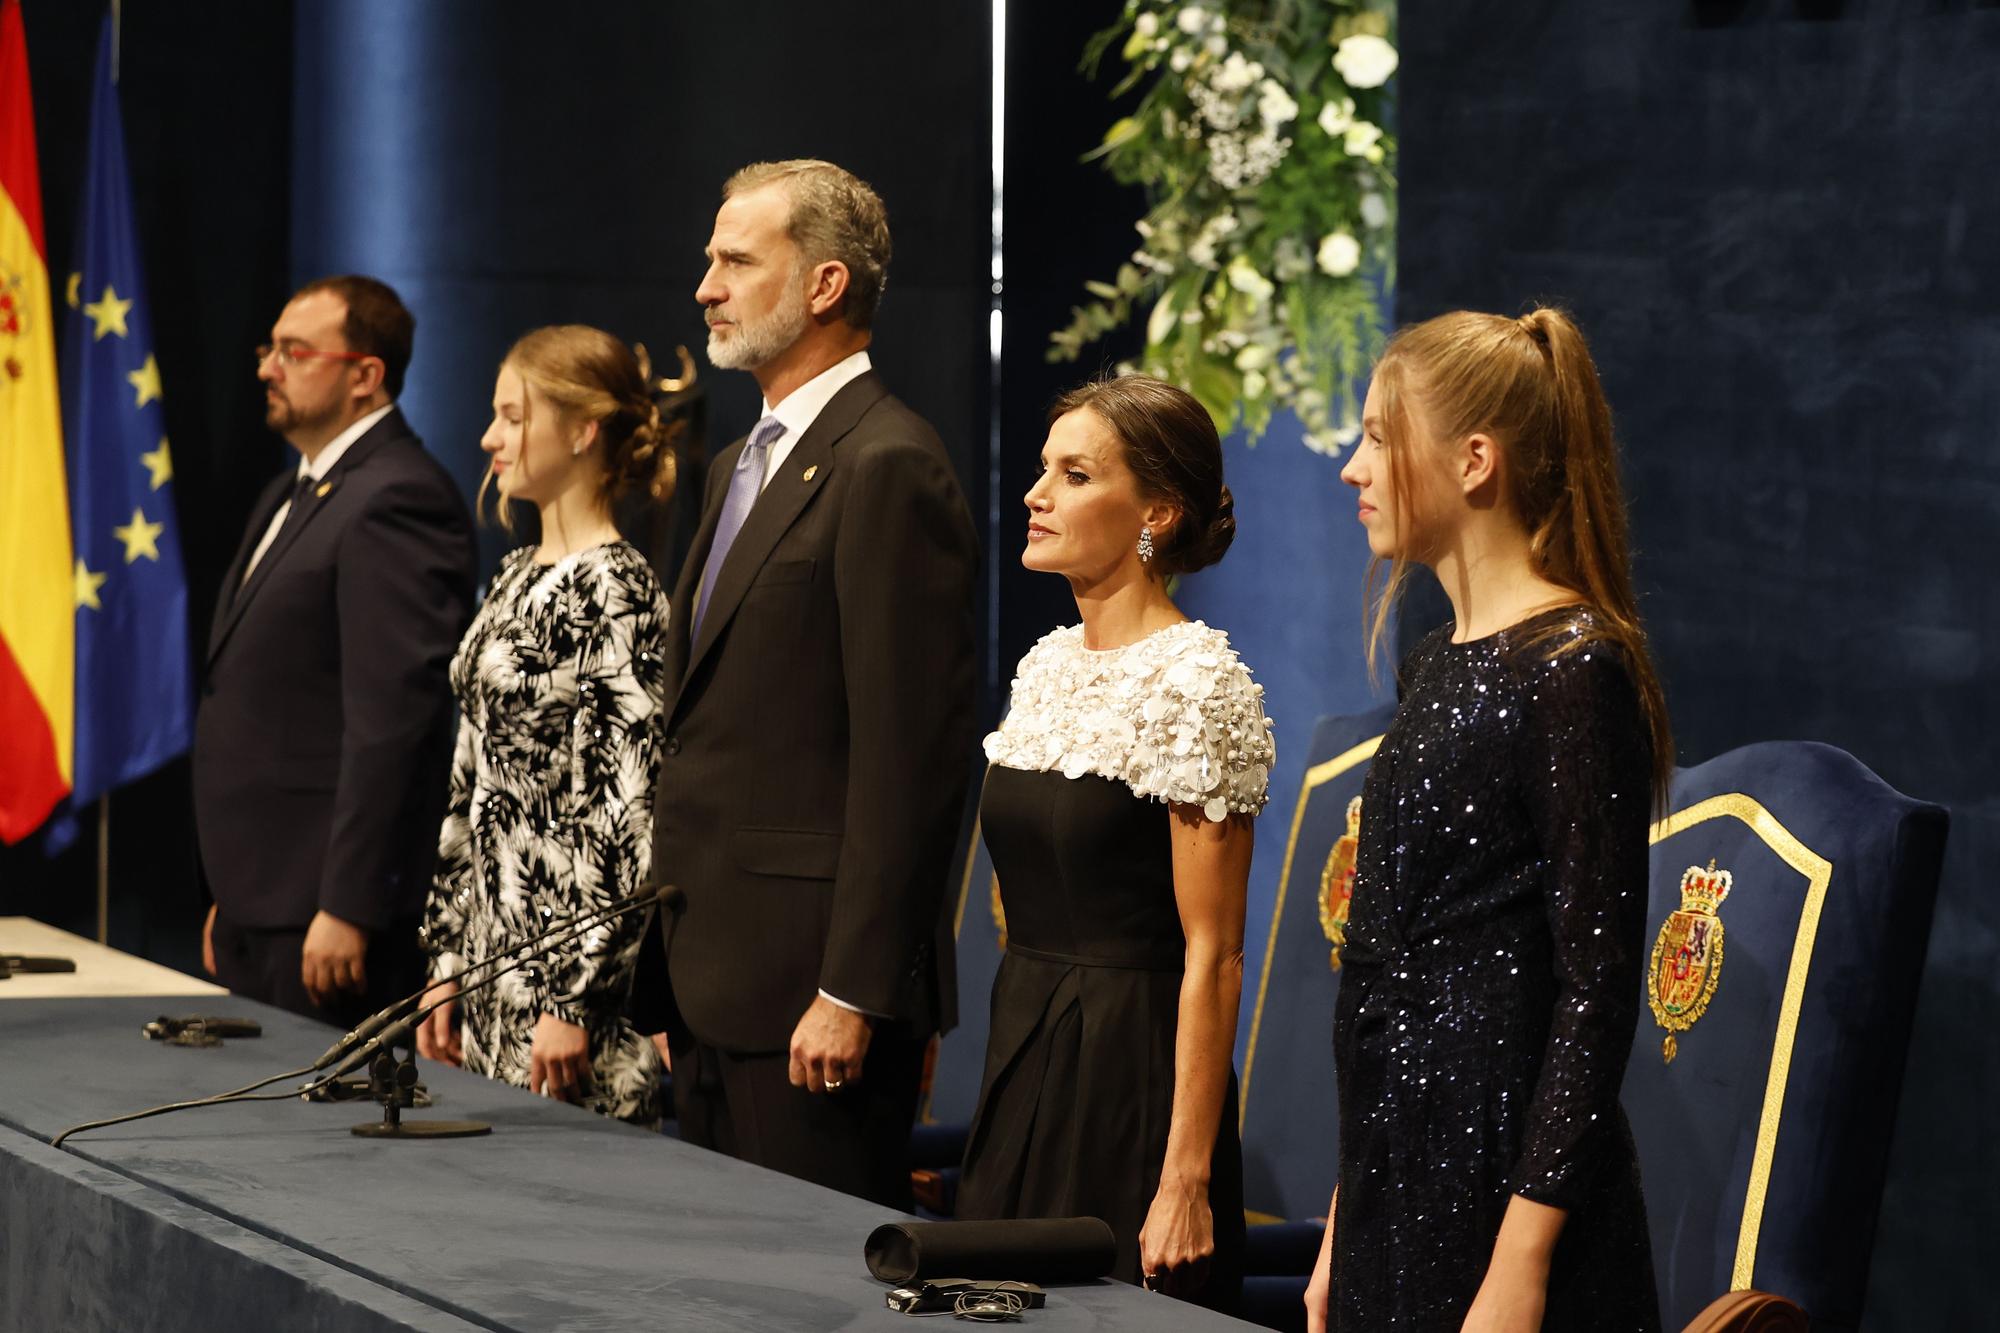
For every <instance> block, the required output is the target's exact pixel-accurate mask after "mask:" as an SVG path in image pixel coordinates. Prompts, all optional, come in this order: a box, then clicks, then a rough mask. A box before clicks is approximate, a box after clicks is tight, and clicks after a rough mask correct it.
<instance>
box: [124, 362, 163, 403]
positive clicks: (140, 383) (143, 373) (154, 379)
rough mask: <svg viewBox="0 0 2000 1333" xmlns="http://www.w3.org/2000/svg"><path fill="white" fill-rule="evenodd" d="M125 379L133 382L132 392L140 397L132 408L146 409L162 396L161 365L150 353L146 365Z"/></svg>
mask: <svg viewBox="0 0 2000 1333" xmlns="http://www.w3.org/2000/svg"><path fill="white" fill-rule="evenodd" d="M125 378H126V379H127V380H128V381H130V382H131V385H132V392H133V393H135V394H136V395H138V401H137V402H135V403H133V404H132V406H134V407H144V406H145V405H146V404H147V403H150V402H152V401H154V400H155V399H157V398H158V397H159V396H160V363H159V362H157V361H155V360H154V359H153V357H152V354H151V353H150V352H149V353H147V354H146V364H145V365H143V366H140V367H139V368H138V369H137V370H135V371H133V372H132V373H131V374H129V375H127V376H126V377H125Z"/></svg>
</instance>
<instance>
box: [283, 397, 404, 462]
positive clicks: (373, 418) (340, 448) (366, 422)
mask: <svg viewBox="0 0 2000 1333" xmlns="http://www.w3.org/2000/svg"><path fill="white" fill-rule="evenodd" d="M395 410H396V405H395V404H394V403H390V404H389V405H388V406H387V407H378V408H376V409H375V410H374V411H373V412H370V413H369V414H368V415H367V416H365V417H362V418H361V419H360V420H359V421H357V422H355V423H354V424H353V425H351V426H349V427H348V428H347V429H346V430H344V431H342V432H340V434H338V435H336V436H334V437H333V439H332V441H330V442H329V443H328V444H327V446H326V447H325V448H324V449H322V450H320V451H319V455H318V457H316V458H314V459H313V460H312V461H311V462H307V461H306V459H305V456H304V455H300V457H299V476H300V477H301V478H305V477H311V478H312V479H313V480H314V481H324V480H325V479H326V474H327V473H329V472H331V471H333V465H334V464H335V463H338V462H339V461H340V456H341V455H342V454H344V453H346V452H347V450H348V448H349V447H350V446H352V445H353V443H354V442H355V441H356V440H358V439H360V438H361V437H362V436H364V435H366V434H367V433H368V432H369V431H371V430H373V429H374V427H375V423H376V422H378V421H380V420H381V419H382V418H383V417H386V416H388V415H389V414H390V413H391V412H393V411H395Z"/></svg>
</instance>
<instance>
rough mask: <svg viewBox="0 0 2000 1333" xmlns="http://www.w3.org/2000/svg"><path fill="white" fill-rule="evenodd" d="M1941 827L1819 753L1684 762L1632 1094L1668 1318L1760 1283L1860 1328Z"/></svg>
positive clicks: (1663, 868)
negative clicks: (1687, 766) (1687, 765)
mask: <svg viewBox="0 0 2000 1333" xmlns="http://www.w3.org/2000/svg"><path fill="white" fill-rule="evenodd" d="M1946 825H1947V820H1946V816H1945V812H1944V811H1943V810H1942V809H1940V808H1939V807H1937V806H1934V805H1926V804H1923V803H1921V802H1918V801H1913V800H1910V799H1909V798H1907V797H1905V796H1902V795H1900V794H1898V793H1897V792H1896V791H1894V790H1893V789H1892V788H1890V787H1889V786H1888V785H1886V784H1885V783H1883V782H1882V781H1881V780H1880V779H1879V778H1877V777H1876V776H1875V775H1874V774H1873V773H1871V772H1869V771H1868V769H1866V768H1865V767H1863V766H1862V764H1861V763H1860V762H1859V761H1857V760H1856V759H1854V758H1853V757H1852V756H1851V755H1848V754H1846V753H1844V752H1843V751H1840V750H1836V749H1834V748H1832V747H1831V746H1826V745H1817V744H1811V743H1805V742H1773V743H1768V744H1760V745H1751V746H1746V747H1744V748H1743V749H1740V750H1732V751H1730V752H1729V753H1727V754H1723V755H1720V756H1718V757H1717V758H1715V759H1712V760H1710V761H1709V762H1707V763H1704V764H1701V765H1699V766H1697V767H1694V768H1690V769H1683V770H1680V771H1679V772H1677V773H1676V774H1675V776H1674V780H1673V785H1672V790H1671V795H1670V799H1669V801H1668V804H1667V814H1666V816H1665V818H1664V819H1662V820H1661V822H1660V823H1659V824H1657V825H1656V826H1655V827H1654V830H1653V854H1652V884H1651V904H1650V907H1649V918H1648V920H1649V928H1650V929H1651V930H1652V931H1654V932H1657V934H1656V935H1655V936H1654V937H1653V939H1652V940H1649V942H1648V947H1649V949H1652V950H1653V954H1652V959H1653V961H1652V966H1651V968H1650V969H1649V980H1648V986H1647V995H1646V1007H1645V1008H1644V1009H1642V1010H1641V1013H1640V1022H1639V1033H1638V1037H1637V1040H1636V1042H1635V1044H1634V1048H1633V1052H1632V1063H1631V1066H1630V1068H1629V1070H1628V1072H1627V1075H1626V1080H1625V1090H1624V1104H1625V1108H1626V1112H1627V1114H1628V1115H1629V1116H1630V1117H1631V1120H1632V1127H1633V1133H1634V1136H1635V1137H1636V1138H1637V1140H1638V1145H1639V1155H1640V1165H1641V1170H1642V1172H1643V1174H1644V1182H1645V1189H1646V1199H1647V1209H1648V1212H1649V1214H1650V1221H1651V1225H1652V1235H1653V1252H1654V1262H1655V1264H1656V1267H1657V1272H1658V1278H1659V1284H1660V1297H1661V1304H1662V1307H1663V1313H1664V1315H1665V1320H1666V1327H1668V1328H1680V1327H1682V1326H1684V1325H1685V1324H1687V1322H1688V1321H1689V1320H1691V1319H1693V1318H1694V1317H1695V1316H1696V1313H1697V1312H1698V1311H1700V1310H1702V1308H1703V1307H1704V1306H1706V1305H1707V1304H1708V1303H1709V1302H1710V1301H1711V1300H1713V1299H1714V1298H1715V1297H1716V1296H1718V1295H1719V1294H1720V1293H1723V1292H1729V1291H1740V1290H1748V1289H1752V1288H1755V1289H1761V1290H1763V1291H1767V1292H1773V1293H1776V1294H1778V1295H1780V1296H1783V1297H1786V1298H1788V1299H1790V1300H1792V1301H1794V1302H1796V1303H1797V1304H1799V1305H1800V1306H1802V1307H1804V1309H1805V1310H1806V1311H1807V1313H1808V1314H1809V1315H1810V1316H1811V1318H1812V1325H1813V1327H1814V1328H1815V1329H1850V1328H1855V1327H1858V1326H1859V1322H1860V1317H1861V1308H1862V1298H1863V1295H1864V1292H1865V1284H1866V1282H1867V1276H1868V1267H1869V1253H1870V1250H1871V1249H1872V1248H1873V1245H1874V1236H1875V1222H1876V1214H1877V1211H1878V1209H1879V1207H1880V1205H1881V1198H1882V1186H1883V1180H1884V1176H1885V1174H1886V1172H1887V1167H1888V1155H1889V1142H1890V1138H1891V1131H1892V1130H1893V1128H1894V1122H1895V1114H1896V1105H1897V1099H1898V1095H1899V1092H1900V1089H1901V1085H1902V1078H1903V1058H1904V1051H1905V1047H1906V1044H1907V1040H1908V1037H1909V1031H1910V1022H1911V1018H1912V1016H1913V1013H1914V1010H1915V1006H1916V997H1917V982H1918V978H1919V975H1920V974H1921V972H1922V970H1923V962H1924V951H1925V948H1926V945H1927V943H1928V940H1929V937H1930V922H1931V909H1932V905H1933V903H1934V901H1935V899H1936V896H1937V885H1938V872H1939V868H1940V865H1941V862H1942V858H1943V854H1944V841H1945V832H1946ZM1718 899H1719V901H1718ZM1711 909H1712V910H1711ZM1725 945H1726V947H1725ZM1670 1055H1671V1059H1669V1056H1670Z"/></svg>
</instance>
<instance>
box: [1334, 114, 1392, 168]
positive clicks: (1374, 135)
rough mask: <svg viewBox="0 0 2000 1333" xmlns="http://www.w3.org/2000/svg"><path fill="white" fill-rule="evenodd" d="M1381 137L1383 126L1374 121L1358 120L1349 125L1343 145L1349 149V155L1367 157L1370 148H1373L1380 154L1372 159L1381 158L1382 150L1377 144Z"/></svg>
mask: <svg viewBox="0 0 2000 1333" xmlns="http://www.w3.org/2000/svg"><path fill="white" fill-rule="evenodd" d="M1381 138H1382V127H1381V126H1380V125H1377V124H1375V123H1374V122H1373V121H1367V120H1357V121H1355V122H1354V123H1353V124H1352V125H1349V126H1348V127H1347V134H1346V136H1345V141H1344V143H1343V145H1342V146H1343V147H1345V148H1346V149H1347V155H1348V156H1349V157H1367V156H1368V155H1369V152H1370V150H1373V151H1374V152H1375V153H1377V154H1378V157H1377V158H1371V159H1370V160H1371V161H1375V160H1379V154H1380V152H1381V150H1380V149H1379V148H1377V147H1376V144H1377V143H1378V142H1379V141H1380V140H1381Z"/></svg>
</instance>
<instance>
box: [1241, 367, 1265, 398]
mask: <svg viewBox="0 0 2000 1333" xmlns="http://www.w3.org/2000/svg"><path fill="white" fill-rule="evenodd" d="M1270 387H1271V386H1270V385H1269V384H1268V383H1266V382H1265V379H1264V372H1263V371H1261V370H1253V371H1251V372H1250V373H1248V374H1247V375H1245V376H1244V377H1243V396H1244V397H1245V398H1262V397H1263V396H1264V391H1265V390H1266V389H1268V388H1270Z"/></svg>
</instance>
